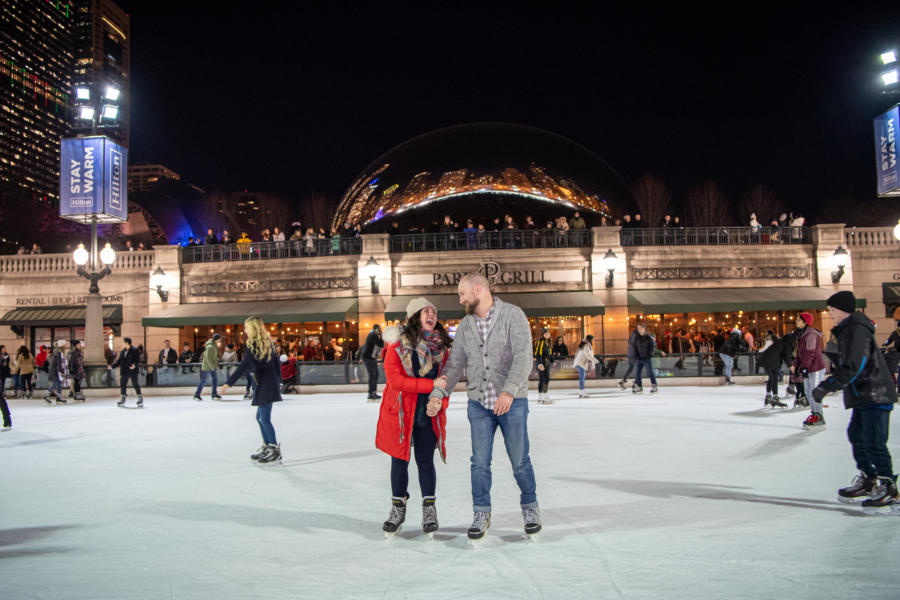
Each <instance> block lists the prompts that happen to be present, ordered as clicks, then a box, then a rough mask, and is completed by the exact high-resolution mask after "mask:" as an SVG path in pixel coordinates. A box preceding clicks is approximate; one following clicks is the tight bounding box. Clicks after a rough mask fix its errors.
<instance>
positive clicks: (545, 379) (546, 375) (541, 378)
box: [538, 363, 550, 394]
mask: <svg viewBox="0 0 900 600" xmlns="http://www.w3.org/2000/svg"><path fill="white" fill-rule="evenodd" d="M548 387H550V364H549V363H548V364H546V365H545V366H544V370H543V371H540V370H539V371H538V394H543V393H545V392H546V391H547V388H548Z"/></svg>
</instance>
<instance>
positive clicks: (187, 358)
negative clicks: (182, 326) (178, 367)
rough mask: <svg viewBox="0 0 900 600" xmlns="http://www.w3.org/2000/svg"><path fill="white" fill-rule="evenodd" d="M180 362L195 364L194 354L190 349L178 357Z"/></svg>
mask: <svg viewBox="0 0 900 600" xmlns="http://www.w3.org/2000/svg"><path fill="white" fill-rule="evenodd" d="M178 362H180V363H189V362H194V353H193V352H191V351H190V349H188V350H185V351H183V352H182V353H181V355H180V356H179V357H178Z"/></svg>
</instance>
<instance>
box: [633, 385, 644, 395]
mask: <svg viewBox="0 0 900 600" xmlns="http://www.w3.org/2000/svg"><path fill="white" fill-rule="evenodd" d="M631 393H632V394H643V393H644V388H642V387H641V386H639V385H634V386H632V387H631Z"/></svg>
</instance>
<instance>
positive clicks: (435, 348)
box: [400, 331, 444, 377]
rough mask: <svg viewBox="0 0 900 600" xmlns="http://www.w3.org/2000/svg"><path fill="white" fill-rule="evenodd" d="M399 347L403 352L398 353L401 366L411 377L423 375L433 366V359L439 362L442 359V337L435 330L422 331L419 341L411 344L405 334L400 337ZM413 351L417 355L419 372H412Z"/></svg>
mask: <svg viewBox="0 0 900 600" xmlns="http://www.w3.org/2000/svg"><path fill="white" fill-rule="evenodd" d="M401 340H402V341H401V344H400V345H401V347H402V348H403V352H401V354H400V358H401V361H402V362H403V368H404V369H406V372H407V373H409V374H410V375H411V376H413V377H416V376H418V377H424V376H425V375H427V374H428V372H429V371H431V369H432V368H433V367H434V363H435V361H437V363H438V364H440V363H441V362H442V361H443V354H444V343H443V339H442V338H441V336H440V335H438V334H437V333H436V332H434V331H431V332H426V331H423V332H422V337H421V338H419V342H418V343H417V344H416V345H415V346H413V345H412V344H410V342H409V340H408V339H407V338H406V336H403V337H401ZM413 351H415V352H416V354H418V355H419V372H418V373H413V367H412V355H411V354H410V353H411V352H413Z"/></svg>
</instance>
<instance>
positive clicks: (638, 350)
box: [629, 323, 659, 394]
mask: <svg viewBox="0 0 900 600" xmlns="http://www.w3.org/2000/svg"><path fill="white" fill-rule="evenodd" d="M635 333H637V338H635V340H634V352H635V360H636V361H637V372H636V373H635V374H634V387H633V388H632V390H631V391H632V392H633V393H635V394H640V393H641V392H643V391H644V388H642V387H641V371H643V370H644V369H647V374H648V375H650V385H651V387H650V393H651V394H655V393H656V392H657V391H659V388H658V387H657V386H656V374H655V373H654V372H653V352H654V351H655V350H656V342H655V341H654V339H653V338H652V337H651V336H650V335H648V334H647V326H646V325H644V324H643V323H638V325H637V328H636V329H635ZM632 337H634V336H632ZM630 345H631V342H630V341H629V346H630ZM630 351H631V349H630V348H629V352H630ZM629 362H631V359H629ZM629 368H630V365H629Z"/></svg>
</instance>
